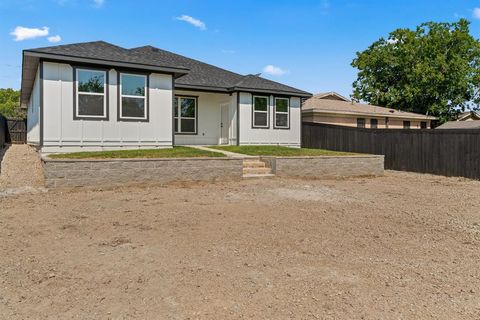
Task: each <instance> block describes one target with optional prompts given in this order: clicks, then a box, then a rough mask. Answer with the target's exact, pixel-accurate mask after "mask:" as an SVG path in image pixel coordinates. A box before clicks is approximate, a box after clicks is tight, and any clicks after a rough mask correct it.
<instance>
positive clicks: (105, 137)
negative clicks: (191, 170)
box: [42, 62, 173, 153]
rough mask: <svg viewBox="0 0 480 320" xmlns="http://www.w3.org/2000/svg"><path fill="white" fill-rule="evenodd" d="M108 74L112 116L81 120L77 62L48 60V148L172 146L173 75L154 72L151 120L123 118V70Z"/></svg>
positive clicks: (45, 71) (45, 128)
mask: <svg viewBox="0 0 480 320" xmlns="http://www.w3.org/2000/svg"><path fill="white" fill-rule="evenodd" d="M108 73H109V85H108V120H93V121H92V120H75V119H74V106H73V104H74V83H73V67H72V66H70V65H69V64H63V63H51V62H44V67H43V79H44V81H43V92H44V94H43V97H44V98H43V99H44V103H43V108H44V110H43V115H44V122H43V131H44V133H43V147H42V151H43V152H46V153H50V152H77V151H97V150H118V149H126V148H128V149H133V148H162V147H171V146H172V108H171V106H172V98H173V95H172V94H173V90H172V76H171V75H167V74H156V73H151V74H150V77H149V82H150V85H149V97H148V98H149V102H148V109H149V110H148V113H149V121H147V122H139V121H119V120H118V118H117V113H118V89H117V71H116V70H114V69H110V70H109V71H108Z"/></svg>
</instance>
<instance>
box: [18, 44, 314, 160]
mask: <svg viewBox="0 0 480 320" xmlns="http://www.w3.org/2000/svg"><path fill="white" fill-rule="evenodd" d="M310 96H311V94H310V93H308V92H305V91H303V90H299V89H296V88H292V87H290V86H287V85H284V84H281V83H277V82H274V81H270V80H267V79H264V78H262V77H260V76H258V75H246V76H244V75H240V74H237V73H234V72H230V71H227V70H224V69H221V68H219V67H215V66H213V65H209V64H206V63H203V62H200V61H197V60H193V59H190V58H187V57H184V56H181V55H178V54H175V53H172V52H168V51H165V50H161V49H158V48H155V47H152V46H144V47H139V48H133V49H125V48H122V47H119V46H116V45H113V44H110V43H107V42H103V41H97V42H86V43H76V44H69V45H60V46H53V47H46V48H38V49H29V50H24V51H23V65H22V88H21V104H22V106H23V107H25V108H27V109H28V111H27V112H28V115H27V118H28V121H27V126H28V128H27V130H28V138H27V140H28V143H30V144H33V145H37V146H38V147H39V148H40V149H41V151H42V152H44V153H53V152H55V153H57V152H75V151H96V150H117V149H126V148H165V147H172V146H174V145H220V144H225V145H252V144H258V145H260V144H261V145H269V144H270V145H285V146H294V147H298V146H300V132H301V110H300V107H301V100H302V99H303V98H308V97H310Z"/></svg>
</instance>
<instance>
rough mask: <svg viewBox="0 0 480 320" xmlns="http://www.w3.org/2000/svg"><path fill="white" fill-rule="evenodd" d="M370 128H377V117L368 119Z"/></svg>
mask: <svg viewBox="0 0 480 320" xmlns="http://www.w3.org/2000/svg"><path fill="white" fill-rule="evenodd" d="M370 128H372V129H377V128H378V120H377V119H370Z"/></svg>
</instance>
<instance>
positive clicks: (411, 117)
mask: <svg viewBox="0 0 480 320" xmlns="http://www.w3.org/2000/svg"><path fill="white" fill-rule="evenodd" d="M302 112H303V113H305V114H308V113H328V114H339V115H351V116H359V115H361V116H372V117H388V118H400V119H415V120H438V118H436V117H432V116H424V115H418V116H412V115H401V114H384V113H372V112H353V111H337V110H330V109H316V108H307V109H303V111H302Z"/></svg>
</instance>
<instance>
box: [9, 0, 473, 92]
mask: <svg viewBox="0 0 480 320" xmlns="http://www.w3.org/2000/svg"><path fill="white" fill-rule="evenodd" d="M476 8H480V1H470V0H455V1H446V0H445V1H438V0H437V1H434V0H390V1H385V0H371V1H365V0H364V1H360V0H345V1H340V0H316V1H307V0H296V1H285V0H268V1H267V0H265V1H259V0H257V1H253V0H246V1H227V0H218V1H209V0H203V1H200V0H197V1H194V0H159V1H142V0H136V1H130V0H129V1H120V0H103V1H102V0H0V49H1V50H0V57H1V59H0V88H5V87H13V88H19V87H20V77H21V51H22V50H23V49H28V48H36V47H44V46H50V45H56V44H67V43H74V42H83V41H94V40H105V41H107V42H111V43H114V44H116V45H119V46H123V47H127V48H128V47H136V46H141V45H146V44H150V45H153V46H157V47H159V48H162V49H165V50H169V51H173V52H176V53H179V54H182V55H185V56H188V57H191V58H195V59H198V60H201V61H204V62H207V63H211V64H214V65H217V66H219V67H222V68H225V69H228V70H232V71H234V72H238V73H241V74H249V73H259V72H262V75H263V76H264V77H266V78H269V79H272V80H275V81H279V82H282V83H285V84H288V85H292V86H294V87H297V88H300V89H304V90H307V91H309V92H312V93H316V92H322V91H338V92H340V93H341V94H344V95H347V96H348V95H349V94H350V93H351V84H352V82H353V81H354V80H355V77H356V71H355V69H353V68H352V67H350V63H351V61H352V59H353V58H354V57H355V52H357V51H361V50H364V49H365V48H367V47H368V45H369V44H371V43H372V42H373V41H375V40H377V39H378V38H380V37H385V36H387V35H388V33H389V32H390V31H392V30H394V29H396V28H400V27H402V28H405V27H407V28H414V27H415V26H416V25H418V24H420V23H422V22H425V21H446V22H451V21H455V20H458V19H459V18H460V17H464V18H467V19H468V20H470V21H471V22H472V25H471V32H472V34H473V35H474V36H475V37H476V38H478V37H479V33H480V9H477V10H476ZM17 27H23V28H25V29H22V28H17Z"/></svg>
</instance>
